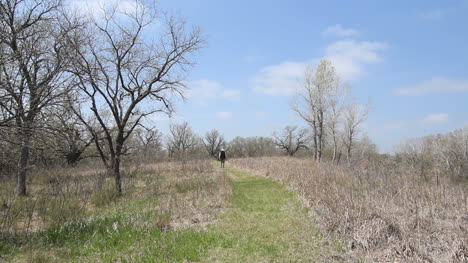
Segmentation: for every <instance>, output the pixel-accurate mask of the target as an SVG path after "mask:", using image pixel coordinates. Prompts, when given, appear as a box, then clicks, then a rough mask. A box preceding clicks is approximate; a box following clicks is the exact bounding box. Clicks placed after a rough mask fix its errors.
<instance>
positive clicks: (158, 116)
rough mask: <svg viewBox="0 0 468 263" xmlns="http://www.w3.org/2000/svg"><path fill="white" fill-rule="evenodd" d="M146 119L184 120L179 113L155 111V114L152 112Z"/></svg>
mask: <svg viewBox="0 0 468 263" xmlns="http://www.w3.org/2000/svg"><path fill="white" fill-rule="evenodd" d="M146 119H147V120H148V121H150V122H162V121H178V120H182V117H181V116H177V115H172V116H169V115H167V114H164V113H154V114H151V115H150V116H147V117H146Z"/></svg>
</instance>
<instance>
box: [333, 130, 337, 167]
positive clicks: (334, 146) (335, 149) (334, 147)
mask: <svg viewBox="0 0 468 263" xmlns="http://www.w3.org/2000/svg"><path fill="white" fill-rule="evenodd" d="M337 150H338V145H337V143H336V134H335V133H333V162H335V161H336V152H337Z"/></svg>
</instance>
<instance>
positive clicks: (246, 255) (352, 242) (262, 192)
mask: <svg viewBox="0 0 468 263" xmlns="http://www.w3.org/2000/svg"><path fill="white" fill-rule="evenodd" d="M360 165H362V164H360ZM227 166H228V168H226V169H220V168H217V166H216V165H215V164H214V163H213V162H211V161H192V162H186V163H183V162H163V163H158V164H149V165H144V166H138V167H127V168H126V170H125V174H124V184H123V185H124V186H125V187H124V193H123V195H121V196H116V195H114V192H113V191H112V182H113V181H112V178H110V177H107V176H106V175H105V174H102V171H99V170H98V169H91V168H85V167H82V168H76V169H68V170H61V171H59V170H55V171H54V172H50V173H45V172H43V173H41V174H39V173H37V174H36V175H35V176H33V177H32V178H31V182H30V185H31V190H30V191H31V194H30V195H29V196H28V197H21V198H20V197H16V196H15V195H14V194H12V189H14V187H12V186H14V182H9V183H11V185H9V184H2V192H1V198H2V199H1V201H2V203H3V206H2V218H1V220H2V221H1V223H2V224H1V227H2V236H1V240H0V252H1V260H3V261H6V262H466V261H467V259H468V253H467V247H466V244H467V243H468V240H467V236H468V232H467V230H468V216H467V215H468V210H467V203H466V193H467V191H466V190H467V185H466V183H463V182H461V183H460V182H453V181H451V180H445V179H441V178H439V179H435V178H434V180H423V179H421V178H417V177H414V176H412V175H411V174H405V173H403V172H402V171H400V170H391V169H390V168H389V166H388V165H385V166H383V164H381V165H380V166H379V167H374V166H359V165H355V166H344V165H343V166H336V165H332V164H327V163H321V164H318V163H314V162H313V161H312V160H310V159H299V158H288V157H268V158H266V157H265V158H245V159H232V160H230V161H229V162H228V163H227Z"/></svg>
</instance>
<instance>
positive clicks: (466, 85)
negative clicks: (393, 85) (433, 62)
mask: <svg viewBox="0 0 468 263" xmlns="http://www.w3.org/2000/svg"><path fill="white" fill-rule="evenodd" d="M466 91H468V80H456V79H448V78H444V77H434V78H432V79H430V80H425V81H422V82H420V83H418V84H416V85H412V86H405V87H402V88H399V89H396V90H395V91H394V92H395V93H396V94H398V95H407V96H417V95H425V94H430V93H456V92H466Z"/></svg>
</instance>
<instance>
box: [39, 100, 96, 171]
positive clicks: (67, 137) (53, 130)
mask: <svg viewBox="0 0 468 263" xmlns="http://www.w3.org/2000/svg"><path fill="white" fill-rule="evenodd" d="M69 103H73V102H68V103H65V104H63V105H60V106H56V107H52V108H50V109H48V110H47V111H44V112H43V113H42V114H41V118H42V120H43V128H44V129H43V130H44V131H43V132H42V135H41V137H42V138H39V139H38V140H39V141H42V145H43V147H45V148H46V150H47V151H49V152H54V153H56V154H57V155H58V157H59V158H60V159H62V160H65V162H66V163H67V164H68V165H71V166H74V165H76V164H77V163H78V162H79V161H80V160H81V159H83V157H84V156H83V153H84V152H85V150H86V149H88V147H89V146H90V145H91V144H92V143H93V141H94V139H93V137H92V135H91V134H90V133H89V131H88V130H87V129H86V127H85V126H84V125H83V123H82V122H81V121H80V120H79V118H78V117H77V116H76V115H75V114H74V112H73V111H72V109H71V106H70V105H69Z"/></svg>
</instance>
